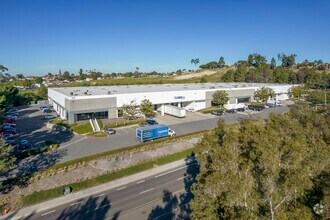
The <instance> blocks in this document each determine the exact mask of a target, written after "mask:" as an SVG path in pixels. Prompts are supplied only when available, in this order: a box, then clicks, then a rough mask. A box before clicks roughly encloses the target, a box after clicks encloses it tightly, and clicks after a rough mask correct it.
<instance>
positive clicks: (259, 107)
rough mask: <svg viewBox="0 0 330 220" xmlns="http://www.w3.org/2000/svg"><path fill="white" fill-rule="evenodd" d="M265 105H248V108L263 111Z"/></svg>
mask: <svg viewBox="0 0 330 220" xmlns="http://www.w3.org/2000/svg"><path fill="white" fill-rule="evenodd" d="M264 108H265V107H264V106H261V105H248V109H250V110H253V111H262V110H263V109H264Z"/></svg>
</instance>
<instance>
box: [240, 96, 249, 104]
mask: <svg viewBox="0 0 330 220" xmlns="http://www.w3.org/2000/svg"><path fill="white" fill-rule="evenodd" d="M243 102H250V97H240V98H237V103H243Z"/></svg>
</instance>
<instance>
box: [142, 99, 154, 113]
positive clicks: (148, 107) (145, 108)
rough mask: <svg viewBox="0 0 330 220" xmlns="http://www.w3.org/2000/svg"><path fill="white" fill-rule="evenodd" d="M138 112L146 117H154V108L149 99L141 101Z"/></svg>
mask: <svg viewBox="0 0 330 220" xmlns="http://www.w3.org/2000/svg"><path fill="white" fill-rule="evenodd" d="M140 110H141V112H142V113H143V114H144V115H145V116H146V117H152V116H154V115H155V112H154V107H153V105H152V103H151V102H150V100H149V99H143V100H142V101H141V105H140Z"/></svg>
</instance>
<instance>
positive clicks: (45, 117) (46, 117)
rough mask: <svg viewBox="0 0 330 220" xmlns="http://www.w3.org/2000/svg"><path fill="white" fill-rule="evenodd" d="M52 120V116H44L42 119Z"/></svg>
mask: <svg viewBox="0 0 330 220" xmlns="http://www.w3.org/2000/svg"><path fill="white" fill-rule="evenodd" d="M53 118H55V116H54V115H45V116H44V119H53Z"/></svg>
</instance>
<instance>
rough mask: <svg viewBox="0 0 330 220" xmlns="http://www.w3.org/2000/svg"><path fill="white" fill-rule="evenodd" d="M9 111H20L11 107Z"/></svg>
mask: <svg viewBox="0 0 330 220" xmlns="http://www.w3.org/2000/svg"><path fill="white" fill-rule="evenodd" d="M8 111H18V109H17V108H14V107H10V108H8Z"/></svg>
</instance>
